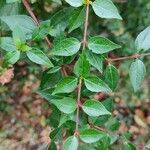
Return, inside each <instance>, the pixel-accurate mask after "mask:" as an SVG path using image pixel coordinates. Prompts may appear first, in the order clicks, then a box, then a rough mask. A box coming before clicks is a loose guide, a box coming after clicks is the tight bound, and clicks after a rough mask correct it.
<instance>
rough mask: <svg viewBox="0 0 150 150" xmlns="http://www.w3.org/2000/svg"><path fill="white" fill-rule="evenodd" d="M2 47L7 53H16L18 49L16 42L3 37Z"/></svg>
mask: <svg viewBox="0 0 150 150" xmlns="http://www.w3.org/2000/svg"><path fill="white" fill-rule="evenodd" d="M0 47H1V48H2V49H4V50H5V51H16V50H17V48H16V46H15V44H14V41H13V39H12V38H11V37H1V38H0Z"/></svg>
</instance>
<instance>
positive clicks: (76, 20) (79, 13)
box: [69, 8, 85, 32]
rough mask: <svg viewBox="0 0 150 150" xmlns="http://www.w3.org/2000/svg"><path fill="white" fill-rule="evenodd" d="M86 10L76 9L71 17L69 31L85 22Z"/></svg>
mask: <svg viewBox="0 0 150 150" xmlns="http://www.w3.org/2000/svg"><path fill="white" fill-rule="evenodd" d="M84 16H85V10H84V8H82V9H77V10H76V9H75V10H74V11H73V12H72V13H71V15H70V18H69V32H72V31H73V30H75V29H76V28H78V27H80V26H81V25H82V24H83V23H84Z"/></svg>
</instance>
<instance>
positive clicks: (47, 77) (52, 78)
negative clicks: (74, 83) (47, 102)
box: [40, 69, 62, 94]
mask: <svg viewBox="0 0 150 150" xmlns="http://www.w3.org/2000/svg"><path fill="white" fill-rule="evenodd" d="M49 71H51V69H49V70H46V71H44V72H43V74H42V79H41V84H40V88H41V89H49V88H53V87H54V86H55V85H56V84H57V83H58V82H59V81H60V79H61V78H62V75H61V71H60V70H59V71H57V72H55V73H51V72H50V73H49ZM50 94H52V93H50Z"/></svg>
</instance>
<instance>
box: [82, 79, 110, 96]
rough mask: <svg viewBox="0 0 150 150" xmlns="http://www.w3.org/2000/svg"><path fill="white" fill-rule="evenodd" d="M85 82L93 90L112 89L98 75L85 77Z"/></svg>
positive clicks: (106, 90) (108, 90) (103, 90)
mask: <svg viewBox="0 0 150 150" xmlns="http://www.w3.org/2000/svg"><path fill="white" fill-rule="evenodd" d="M84 82H85V86H86V88H87V89H88V90H90V91H92V92H106V93H108V92H111V89H110V88H109V87H108V85H107V84H106V83H105V82H104V81H102V80H101V79H99V78H98V77H95V76H92V77H87V78H85V79H84Z"/></svg>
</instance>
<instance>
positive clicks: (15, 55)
mask: <svg viewBox="0 0 150 150" xmlns="http://www.w3.org/2000/svg"><path fill="white" fill-rule="evenodd" d="M19 58H20V51H17V50H16V51H10V52H8V53H7V54H6V55H5V57H4V62H3V63H4V65H7V64H12V65H13V64H15V63H16V62H17V61H18V60H19Z"/></svg>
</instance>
